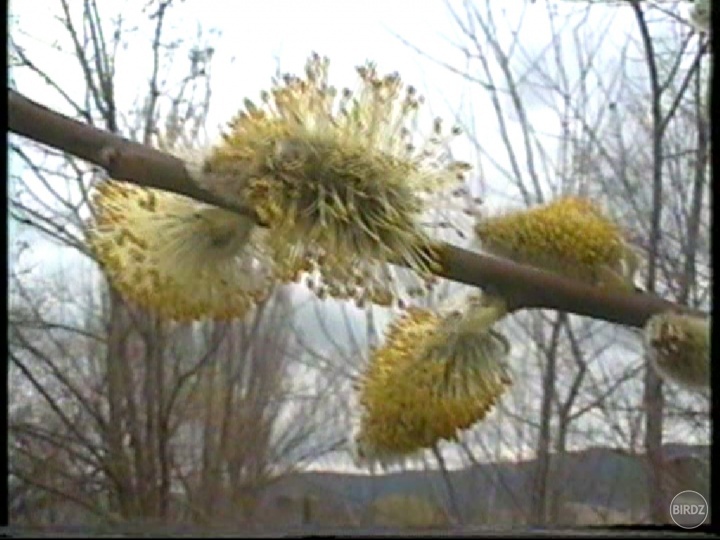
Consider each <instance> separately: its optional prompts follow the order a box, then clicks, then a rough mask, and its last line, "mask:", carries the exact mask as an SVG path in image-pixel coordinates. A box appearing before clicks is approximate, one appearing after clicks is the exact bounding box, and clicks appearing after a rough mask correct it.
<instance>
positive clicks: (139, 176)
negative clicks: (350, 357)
mask: <svg viewBox="0 0 720 540" xmlns="http://www.w3.org/2000/svg"><path fill="white" fill-rule="evenodd" d="M8 118H9V122H8V123H9V125H8V130H9V131H10V132H13V133H16V134H19V135H22V136H24V137H27V138H29V139H32V140H34V141H36V142H39V143H41V144H45V145H48V146H51V147H54V148H56V149H60V150H63V151H65V152H67V153H69V154H72V155H74V156H76V157H78V158H81V159H84V160H86V161H89V162H90V163H93V164H95V165H98V166H100V167H102V168H103V169H105V170H106V171H107V173H108V174H109V175H110V176H111V177H112V178H114V179H117V180H124V181H127V182H131V183H133V184H136V185H139V186H145V187H151V188H156V189H161V190H164V191H170V192H173V193H178V194H180V195H185V196H188V197H192V198H193V199H196V200H199V201H203V202H206V203H208V204H212V205H216V206H221V207H223V208H227V209H229V210H233V211H236V212H241V213H243V214H246V215H252V211H251V210H249V209H247V208H242V207H239V206H233V205H231V204H228V203H227V202H225V201H221V200H219V199H218V198H217V197H215V196H213V195H212V194H210V193H208V192H207V191H205V190H204V189H201V188H200V187H198V185H197V184H196V183H195V181H194V180H193V178H192V176H191V175H190V173H189V172H188V170H187V168H186V167H185V164H184V163H183V162H182V161H181V160H180V159H177V158H174V157H172V156H170V155H168V154H164V153H162V152H160V151H158V150H154V149H152V148H149V147H146V146H143V145H141V144H138V143H135V142H132V141H129V140H127V139H124V138H122V137H119V136H117V135H113V134H111V133H107V132H105V131H102V130H99V129H97V128H95V127H92V126H89V125H85V124H82V123H80V122H77V121H75V120H72V119H70V118H68V117H66V116H63V115H61V114H58V113H56V112H53V111H51V110H50V109H47V108H46V107H43V106H42V105H39V104H37V103H35V102H33V101H31V100H29V99H27V98H25V97H23V96H22V95H21V94H19V93H17V92H15V91H14V90H12V89H9V88H8ZM440 262H441V267H442V268H441V270H440V271H439V272H438V275H439V276H440V277H444V278H446V279H449V280H452V281H457V282H461V283H465V284H467V285H472V286H476V287H482V288H489V289H491V290H492V291H493V292H495V293H498V294H501V295H502V296H503V297H505V298H506V299H507V301H508V305H509V306H510V307H511V309H512V310H519V309H552V310H557V311H564V312H568V313H574V314H577V315H583V316H587V317H591V318H595V319H600V320H604V321H608V322H612V323H616V324H621V325H625V326H630V327H642V326H643V325H644V323H645V321H647V319H648V318H649V317H650V316H652V315H654V314H656V313H659V312H662V311H668V310H678V311H684V312H692V313H695V314H697V315H701V316H705V315H706V314H705V313H702V312H698V311H696V310H691V309H690V308H688V307H686V306H683V305H680V304H675V303H672V302H668V301H666V300H663V299H661V298H659V297H657V296H655V295H651V294H640V293H626V292H614V291H607V290H603V289H601V288H597V287H593V286H592V285H586V284H584V283H581V282H577V281H574V280H569V279H565V278H564V277H561V276H558V275H556V274H552V273H549V272H544V271H541V270H538V269H535V268H532V267H529V266H524V265H519V264H515V263H513V262H511V261H507V260H504V259H499V258H495V257H489V256H486V255H483V254H480V253H476V252H473V251H469V250H466V249H463V248H460V247H457V246H453V245H450V244H444V245H443V252H442V255H441V261H440Z"/></svg>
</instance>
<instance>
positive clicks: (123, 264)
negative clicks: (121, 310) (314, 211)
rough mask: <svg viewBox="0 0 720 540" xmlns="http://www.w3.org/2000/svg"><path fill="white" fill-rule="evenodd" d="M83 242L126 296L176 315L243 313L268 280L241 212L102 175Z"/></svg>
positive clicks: (168, 315)
mask: <svg viewBox="0 0 720 540" xmlns="http://www.w3.org/2000/svg"><path fill="white" fill-rule="evenodd" d="M91 206H92V210H93V216H94V217H93V218H92V219H91V221H90V223H89V227H88V234H87V239H88V243H89V246H90V248H91V250H92V252H93V254H94V256H95V258H96V260H97V261H98V263H99V264H100V266H101V267H102V268H103V270H104V272H105V274H106V275H107V277H108V278H109V280H110V283H111V284H112V285H113V286H114V287H115V288H116V289H117V290H118V292H119V293H120V294H122V295H123V296H124V297H125V298H126V299H127V300H129V301H131V302H133V303H135V304H137V305H139V306H141V307H143V308H145V309H148V310H151V311H153V312H155V313H157V314H158V315H160V316H162V317H165V318H168V319H173V320H177V321H191V320H195V319H200V318H213V319H232V318H236V317H242V316H244V315H245V314H246V313H247V311H248V310H250V309H251V308H252V307H253V306H254V305H255V304H256V303H257V301H259V300H261V299H263V298H265V297H266V296H267V295H268V294H269V292H270V288H271V286H272V283H273V282H272V280H271V276H270V275H269V273H268V271H267V265H263V264H262V259H263V254H262V252H261V251H260V250H259V248H258V245H259V244H257V242H256V235H257V234H261V233H260V232H259V231H256V226H255V224H254V223H253V222H251V221H250V220H249V219H248V218H245V217H243V216H240V215H236V214H234V213H231V212H227V211H225V210H221V209H218V208H212V207H208V206H205V205H200V204H198V203H196V202H195V201H193V200H191V199H188V198H186V197H182V196H180V195H175V194H173V193H168V192H163V191H157V190H151V189H145V188H140V187H137V186H134V185H132V184H128V183H124V182H116V181H107V182H104V183H102V184H100V185H99V186H98V187H97V189H96V190H95V193H94V194H93V197H92V203H91Z"/></svg>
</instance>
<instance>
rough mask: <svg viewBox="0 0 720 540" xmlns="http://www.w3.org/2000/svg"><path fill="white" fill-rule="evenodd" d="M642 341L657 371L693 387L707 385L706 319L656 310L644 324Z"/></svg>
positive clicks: (708, 339)
mask: <svg viewBox="0 0 720 540" xmlns="http://www.w3.org/2000/svg"><path fill="white" fill-rule="evenodd" d="M644 338H645V339H644V343H645V349H646V351H647V354H648V357H649V359H650V362H651V364H652V365H653V366H654V368H655V369H656V370H657V372H658V373H659V375H660V376H661V377H662V378H663V379H665V380H668V381H672V382H675V383H677V384H679V385H681V386H684V387H686V388H690V389H694V390H702V389H707V388H709V386H710V319H709V318H703V317H695V316H691V315H686V314H680V313H672V312H669V313H660V314H657V315H654V316H653V317H651V318H650V319H649V320H648V322H647V323H646V324H645V328H644Z"/></svg>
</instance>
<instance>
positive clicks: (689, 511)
mask: <svg viewBox="0 0 720 540" xmlns="http://www.w3.org/2000/svg"><path fill="white" fill-rule="evenodd" d="M707 514H708V504H707V501H706V500H705V497H703V496H702V495H700V494H699V493H698V492H697V491H691V490H686V491H681V492H680V493H678V494H677V495H675V498H674V499H673V500H672V502H671V503H670V517H671V518H672V520H673V521H674V522H675V525H677V526H678V527H682V528H683V529H695V528H696V527H699V526H700V525H702V524H703V523H705V520H706V519H707Z"/></svg>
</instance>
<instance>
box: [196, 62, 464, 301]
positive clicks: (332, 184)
mask: <svg viewBox="0 0 720 540" xmlns="http://www.w3.org/2000/svg"><path fill="white" fill-rule="evenodd" d="M328 68H329V61H328V60H327V59H326V58H321V57H319V56H317V55H313V56H312V57H311V58H310V59H309V60H308V62H307V65H306V72H305V76H304V77H295V76H285V77H283V78H281V79H280V80H276V81H274V82H273V86H272V88H271V89H270V91H268V92H264V93H263V94H262V96H261V98H262V99H261V103H260V105H256V104H254V103H252V102H250V101H246V103H245V108H244V110H243V111H242V112H241V113H240V114H238V115H237V116H236V117H235V118H234V119H233V120H232V121H231V122H230V124H229V126H228V129H227V131H226V133H225V134H224V136H223V140H222V142H221V143H220V144H218V145H217V146H216V147H215V148H214V150H213V152H212V153H211V155H210V156H209V157H208V158H207V160H206V162H205V170H204V172H205V174H204V176H203V178H204V179H203V182H204V183H205V187H206V188H207V189H208V190H210V191H212V192H214V193H216V194H217V195H219V196H221V197H224V198H226V199H227V200H231V201H234V202H237V203H239V204H243V205H246V206H250V207H252V208H253V209H254V210H255V211H256V212H257V214H258V215H259V216H260V218H261V219H262V220H263V222H264V223H265V224H267V225H269V227H270V228H271V230H272V234H271V235H270V237H269V242H270V245H271V248H272V249H273V252H274V258H275V260H276V261H278V262H279V263H280V267H279V271H280V272H281V273H282V276H281V277H282V278H283V279H288V278H292V277H297V273H296V272H294V271H292V270H287V269H283V267H282V263H283V262H285V263H287V264H289V265H290V266H291V267H293V268H296V267H297V266H298V265H304V266H306V267H307V268H308V269H309V270H310V271H311V272H313V273H314V274H315V280H314V282H313V288H314V289H315V290H316V292H318V293H319V294H320V295H322V296H324V295H332V296H335V297H340V298H349V299H355V300H356V301H357V302H358V303H364V302H367V301H370V302H376V303H379V304H381V305H391V304H392V303H394V302H396V301H397V300H398V298H399V297H400V296H401V295H404V293H405V290H404V285H402V284H401V282H400V280H399V279H397V278H396V276H395V273H396V272H397V271H399V270H398V269H397V268H393V267H391V266H390V263H391V262H392V263H401V264H402V265H405V266H407V267H408V268H409V269H410V270H411V271H412V273H410V274H409V276H410V279H409V280H408V282H409V284H410V285H409V286H416V287H421V288H423V287H424V281H423V280H422V279H421V278H417V277H414V274H415V273H417V274H419V275H420V276H429V275H430V274H431V273H432V271H433V270H434V269H435V266H436V263H435V254H434V252H433V243H432V242H431V240H430V239H429V238H428V236H427V235H426V234H425V233H424V232H423V230H422V228H421V226H420V224H419V220H420V217H421V215H422V213H423V212H424V211H425V209H426V203H427V199H428V196H429V195H432V194H436V193H439V192H440V191H441V190H445V189H451V188H452V187H453V186H456V185H459V183H460V182H461V181H462V179H463V175H464V174H465V172H466V171H467V170H468V169H469V166H468V165H467V164H465V163H462V162H459V161H455V160H453V159H451V158H450V157H449V156H448V155H447V153H446V150H445V148H446V146H447V143H448V142H449V141H450V139H452V138H453V137H455V136H456V135H457V133H458V131H457V130H451V131H450V132H446V131H445V130H444V129H443V127H442V122H440V121H439V120H438V121H436V122H435V124H434V125H433V128H432V132H431V133H430V134H429V135H428V136H427V137H426V139H425V141H421V142H418V140H417V136H415V135H414V134H413V133H412V131H411V129H412V128H413V122H414V121H415V119H416V116H417V113H418V110H419V109H420V107H421V105H422V99H421V98H420V97H419V96H418V95H417V93H416V91H415V89H414V88H412V87H406V88H405V87H404V86H403V84H402V81H401V80H400V77H399V76H398V75H397V74H390V75H386V76H380V75H379V74H378V73H377V71H376V69H375V67H374V66H373V65H372V64H367V65H365V66H363V67H361V68H358V75H359V78H360V83H359V89H358V90H357V91H355V92H353V91H351V90H349V89H345V90H342V91H338V90H337V89H336V88H334V87H332V86H330V85H329V82H328ZM349 280H352V281H353V283H354V286H353V287H348V286H347V283H348V281H349Z"/></svg>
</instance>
